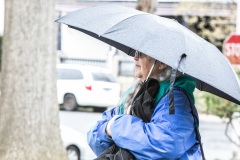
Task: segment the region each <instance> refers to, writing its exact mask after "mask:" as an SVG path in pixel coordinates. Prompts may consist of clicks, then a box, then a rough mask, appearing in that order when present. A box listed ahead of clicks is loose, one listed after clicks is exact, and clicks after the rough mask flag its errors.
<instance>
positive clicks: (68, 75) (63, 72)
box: [58, 69, 83, 79]
mask: <svg viewBox="0 0 240 160" xmlns="http://www.w3.org/2000/svg"><path fill="white" fill-rule="evenodd" d="M58 79H83V75H82V72H81V71H79V70H74V69H58Z"/></svg>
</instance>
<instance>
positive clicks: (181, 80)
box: [154, 75, 196, 106]
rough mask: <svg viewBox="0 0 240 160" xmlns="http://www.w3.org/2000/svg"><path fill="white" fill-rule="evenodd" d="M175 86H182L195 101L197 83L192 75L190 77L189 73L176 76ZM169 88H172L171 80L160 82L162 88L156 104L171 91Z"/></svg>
mask: <svg viewBox="0 0 240 160" xmlns="http://www.w3.org/2000/svg"><path fill="white" fill-rule="evenodd" d="M173 86H174V87H180V88H182V89H184V90H185V91H187V93H188V94H189V95H190V97H191V98H192V100H193V102H194V96H193V92H194V89H195V87H196V83H195V81H194V80H193V79H192V78H191V77H189V76H187V75H182V76H180V77H178V78H176V81H175V83H174V85H173ZM169 88H170V81H169V80H168V81H163V82H160V90H159V92H158V94H157V96H156V98H155V101H154V105H155V106H156V105H157V104H158V102H159V100H160V99H161V98H162V97H163V96H164V95H165V94H166V93H167V92H168V91H169Z"/></svg>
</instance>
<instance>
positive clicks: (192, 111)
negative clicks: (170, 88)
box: [178, 87, 206, 160]
mask: <svg viewBox="0 0 240 160" xmlns="http://www.w3.org/2000/svg"><path fill="white" fill-rule="evenodd" d="M178 88H179V87H178ZM179 89H180V90H181V91H183V93H184V94H185V95H186V96H187V98H188V101H189V103H190V107H191V114H192V116H193V120H194V130H195V132H196V136H197V141H198V142H199V144H200V150H201V153H202V159H203V160H206V159H205V155H204V151H203V147H202V141H201V135H200V132H199V129H198V128H199V120H198V117H197V115H196V114H195V113H194V108H195V106H194V103H193V101H192V99H191V97H190V96H189V94H188V93H187V92H186V91H185V90H184V89H182V88H179Z"/></svg>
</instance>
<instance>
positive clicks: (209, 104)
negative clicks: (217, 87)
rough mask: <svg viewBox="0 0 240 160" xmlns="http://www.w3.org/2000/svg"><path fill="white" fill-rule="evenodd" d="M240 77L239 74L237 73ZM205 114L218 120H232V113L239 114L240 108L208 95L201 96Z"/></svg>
mask: <svg viewBox="0 0 240 160" xmlns="http://www.w3.org/2000/svg"><path fill="white" fill-rule="evenodd" d="M238 75H240V72H238ZM203 98H204V102H205V105H206V112H207V113H209V114H214V115H216V116H219V117H220V118H229V119H232V115H233V113H234V112H240V106H239V105H237V104H235V103H232V102H230V101H228V100H225V99H223V98H220V97H217V96H215V95H213V94H210V93H204V94H203Z"/></svg>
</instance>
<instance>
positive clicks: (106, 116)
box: [55, 4, 240, 160]
mask: <svg viewBox="0 0 240 160" xmlns="http://www.w3.org/2000/svg"><path fill="white" fill-rule="evenodd" d="M55 22H57V23H60V24H65V25H67V26H68V27H70V28H71V29H74V30H78V31H80V32H83V33H85V34H87V35H89V36H91V37H93V38H96V39H98V40H100V41H102V42H105V43H107V44H109V45H111V46H113V47H115V48H117V49H119V50H121V51H123V52H124V53H126V54H127V55H129V56H133V57H134V59H135V61H136V71H135V76H136V77H137V78H138V79H139V82H138V83H136V85H134V86H132V87H130V88H129V89H128V90H127V91H126V92H125V93H124V94H123V95H122V97H121V100H120V102H119V104H118V105H117V106H116V107H115V108H113V109H110V110H107V111H106V112H104V113H103V119H102V120H101V121H99V122H97V124H96V125H95V126H94V127H93V128H92V129H91V130H90V131H89V132H88V142H89V145H90V146H91V148H92V149H93V151H94V152H95V153H96V154H97V155H100V154H101V153H102V152H103V151H104V150H106V149H108V148H109V146H111V145H113V144H116V145H117V146H118V147H120V148H124V149H126V150H128V151H130V152H131V153H132V154H133V155H134V156H135V157H136V158H137V159H194V160H195V159H201V158H202V159H205V157H204V153H203V149H202V145H201V137H200V134H199V131H198V125H199V124H198V123H199V120H198V115H197V111H196V108H195V106H194V96H193V91H194V89H195V87H196V88H197V89H199V90H200V91H206V92H209V93H211V94H214V95H216V96H219V97H221V98H224V99H226V100H229V101H231V102H234V103H236V104H238V105H240V98H239V97H240V81H239V79H238V78H237V75H236V73H235V71H234V69H233V67H232V66H231V64H230V63H229V61H228V60H227V59H226V57H225V56H224V55H223V54H222V52H221V51H220V50H219V49H218V48H217V47H216V46H214V45H213V44H211V43H210V42H208V41H206V40H205V39H203V38H202V37H200V36H198V35H197V34H195V33H194V32H192V31H191V30H189V29H188V28H186V27H185V26H183V25H182V24H180V23H178V22H177V21H175V20H172V19H169V18H165V17H161V16H158V15H153V14H149V13H145V12H141V11H137V10H135V9H132V8H129V7H125V6H122V5H112V4H105V5H96V6H90V7H86V8H83V9H79V10H76V11H73V12H71V13H69V14H67V15H65V16H62V17H61V18H59V19H58V20H56V21H55ZM150 26H151V27H150ZM135 50H137V51H140V52H142V53H144V54H141V56H140V54H139V52H134V51H135ZM134 53H136V54H135V55H134ZM146 73H150V74H148V75H149V76H146V75H147V74H146ZM178 73H182V74H178ZM154 79H155V80H158V81H159V89H157V85H155V84H156V83H153V84H154V85H151V84H152V83H150V82H154ZM155 82H156V81H155ZM148 87H149V88H148ZM156 90H157V91H158V92H156V95H155V94H153V93H155V91H156ZM152 91H153V92H152ZM151 93H152V94H151ZM153 100H154V101H153ZM146 108H147V109H146ZM200 151H201V152H200Z"/></svg>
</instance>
